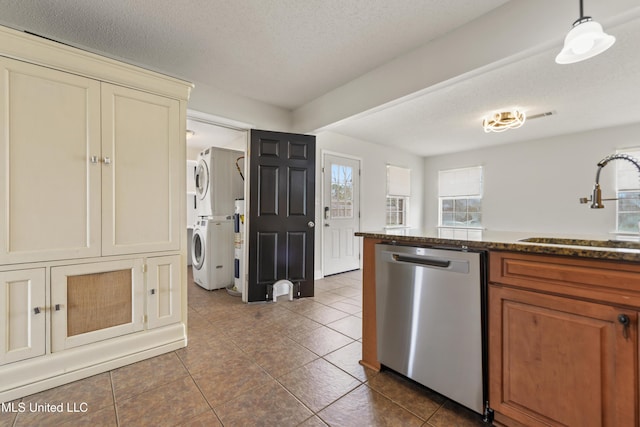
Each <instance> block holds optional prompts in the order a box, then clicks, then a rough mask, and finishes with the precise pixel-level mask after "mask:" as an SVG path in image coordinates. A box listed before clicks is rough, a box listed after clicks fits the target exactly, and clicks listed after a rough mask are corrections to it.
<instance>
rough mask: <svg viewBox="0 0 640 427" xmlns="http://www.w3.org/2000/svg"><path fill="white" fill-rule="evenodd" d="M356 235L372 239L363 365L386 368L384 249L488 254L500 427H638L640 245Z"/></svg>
mask: <svg viewBox="0 0 640 427" xmlns="http://www.w3.org/2000/svg"><path fill="white" fill-rule="evenodd" d="M356 235H357V236H361V237H364V246H363V253H364V260H363V337H362V361H361V363H362V364H363V365H364V366H367V367H369V368H372V369H375V370H378V369H380V363H379V361H378V358H377V341H376V340H377V334H376V312H375V310H376V282H375V280H376V277H375V276H376V259H375V247H376V244H378V243H383V242H384V243H391V244H398V245H412V246H422V247H436V248H450V249H458V250H465V249H469V250H486V251H487V252H488V265H487V267H488V269H487V278H488V284H489V285H488V300H487V307H486V309H487V316H488V323H489V328H488V369H489V373H488V386H489V393H488V400H489V406H490V408H491V409H492V410H494V411H495V419H494V424H495V425H507V426H522V425H525V426H538V425H612V426H613V425H615V426H622V425H638V420H639V418H638V325H637V322H638V312H639V311H640V244H639V243H638V242H637V241H626V240H624V239H623V238H622V237H617V236H614V235H604V236H602V235H601V236H555V235H553V236H552V235H550V234H547V233H513V232H487V231H484V232H482V235H481V236H480V237H479V238H477V239H474V240H462V239H450V238H442V237H440V236H439V234H438V230H437V229H433V230H388V231H382V232H373V233H357V234H356ZM454 312H455V307H454V308H452V313H454ZM452 339H455V337H452Z"/></svg>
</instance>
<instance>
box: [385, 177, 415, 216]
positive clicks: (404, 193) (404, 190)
mask: <svg viewBox="0 0 640 427" xmlns="http://www.w3.org/2000/svg"><path fill="white" fill-rule="evenodd" d="M410 195H411V169H406V168H401V167H397V166H391V165H388V166H387V206H386V221H385V225H386V226H387V227H406V226H407V212H408V210H409V209H408V208H409V196H410Z"/></svg>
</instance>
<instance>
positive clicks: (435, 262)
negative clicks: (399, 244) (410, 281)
mask: <svg viewBox="0 0 640 427" xmlns="http://www.w3.org/2000/svg"><path fill="white" fill-rule="evenodd" d="M392 257H393V260H394V261H398V262H409V263H412V264H420V265H425V266H428V267H441V268H447V267H449V265H451V261H449V260H446V259H435V258H418V257H412V256H407V255H400V254H393V255H392Z"/></svg>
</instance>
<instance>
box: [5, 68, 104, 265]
mask: <svg viewBox="0 0 640 427" xmlns="http://www.w3.org/2000/svg"><path fill="white" fill-rule="evenodd" d="M0 72H1V73H2V79H1V81H0V129H1V130H2V131H1V132H0V159H2V160H1V161H2V166H1V167H0V264H4V263H14V262H29V261H41V260H52V259H66V258H78V257H88V256H99V255H100V165H99V164H98V163H97V159H98V156H100V83H99V82H97V81H95V80H91V79H87V78H84V77H80V76H77V75H73V74H69V73H64V72H61V71H56V70H52V69H50V68H45V67H40V66H37V65H33V64H28V63H24V62H20V61H15V60H11V59H7V58H0ZM94 156H95V157H94ZM92 158H95V159H96V162H95V163H92V162H91V159H92Z"/></svg>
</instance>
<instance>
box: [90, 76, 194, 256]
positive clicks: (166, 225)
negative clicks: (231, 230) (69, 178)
mask: <svg viewBox="0 0 640 427" xmlns="http://www.w3.org/2000/svg"><path fill="white" fill-rule="evenodd" d="M102 118H103V125H102V161H103V164H102V183H103V192H102V207H103V217H102V255H116V254H128V253H140V252H154V251H165V250H178V249H179V248H180V214H181V212H183V206H184V202H183V200H184V198H183V197H184V194H183V193H184V179H185V178H184V167H185V158H184V156H185V155H184V144H185V138H186V136H185V134H183V135H180V129H181V126H180V103H179V102H178V101H177V100H175V99H171V98H166V97H163V96H159V95H154V94H150V93H146V92H141V91H137V90H133V89H129V88H125V87H120V86H115V85H111V84H107V83H102Z"/></svg>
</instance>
